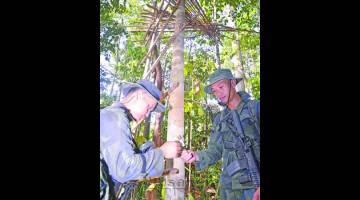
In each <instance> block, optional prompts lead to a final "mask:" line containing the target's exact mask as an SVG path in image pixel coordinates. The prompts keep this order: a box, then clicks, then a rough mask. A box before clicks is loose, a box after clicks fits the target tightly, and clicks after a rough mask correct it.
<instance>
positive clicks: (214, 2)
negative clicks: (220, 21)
mask: <svg viewBox="0 0 360 200" xmlns="http://www.w3.org/2000/svg"><path fill="white" fill-rule="evenodd" d="M213 8H214V12H213V21H214V22H216V0H214V1H213ZM215 42H216V43H215V63H216V68H217V69H220V68H221V62H220V50H219V42H220V41H215Z"/></svg>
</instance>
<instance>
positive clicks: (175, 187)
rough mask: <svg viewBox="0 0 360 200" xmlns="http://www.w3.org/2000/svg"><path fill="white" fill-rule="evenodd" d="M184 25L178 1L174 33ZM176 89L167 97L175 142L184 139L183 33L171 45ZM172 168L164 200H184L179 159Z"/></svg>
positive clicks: (172, 80)
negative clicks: (173, 170)
mask: <svg viewBox="0 0 360 200" xmlns="http://www.w3.org/2000/svg"><path fill="white" fill-rule="evenodd" d="M184 23H185V0H180V5H179V8H178V9H177V10H176V12H175V31H180V28H181V27H182V26H183V24H184ZM177 83H178V84H179V85H178V87H177V88H176V89H175V90H173V92H172V93H171V94H170V97H169V116H168V117H169V118H168V132H167V140H168V141H176V140H179V139H181V140H183V138H184V32H183V31H182V32H181V33H180V34H179V36H178V37H177V38H176V39H175V41H174V44H173V59H172V67H171V74H170V88H171V87H173V86H174V85H175V84H177ZM172 167H173V168H177V169H179V173H178V174H175V175H169V176H167V177H165V180H166V199H171V200H184V199H185V171H184V162H183V161H182V160H181V158H175V159H173V166H172Z"/></svg>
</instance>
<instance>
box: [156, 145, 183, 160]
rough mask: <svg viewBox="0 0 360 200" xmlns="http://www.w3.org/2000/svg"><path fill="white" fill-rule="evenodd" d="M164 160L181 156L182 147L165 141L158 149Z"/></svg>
mask: <svg viewBox="0 0 360 200" xmlns="http://www.w3.org/2000/svg"><path fill="white" fill-rule="evenodd" d="M160 149H161V151H162V152H163V154H164V157H165V158H168V159H171V158H177V157H179V156H180V155H181V151H182V147H181V144H180V143H179V142H174V141H167V142H165V143H164V144H163V145H161V147H160Z"/></svg>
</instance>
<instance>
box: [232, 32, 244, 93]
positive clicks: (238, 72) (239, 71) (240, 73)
mask: <svg viewBox="0 0 360 200" xmlns="http://www.w3.org/2000/svg"><path fill="white" fill-rule="evenodd" d="M236 43H237V45H236V46H237V58H238V59H237V60H238V63H237V67H236V71H235V77H236V78H242V79H243V80H241V81H240V82H239V83H238V84H237V85H236V91H245V82H246V77H245V70H244V62H243V55H242V51H241V42H240V33H239V32H238V33H237V34H236Z"/></svg>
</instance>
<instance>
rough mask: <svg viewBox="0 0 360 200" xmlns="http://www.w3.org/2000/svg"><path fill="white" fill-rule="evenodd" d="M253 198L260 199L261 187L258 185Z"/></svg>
mask: <svg viewBox="0 0 360 200" xmlns="http://www.w3.org/2000/svg"><path fill="white" fill-rule="evenodd" d="M253 200H260V187H258V188H257V189H256V191H255V193H254V196H253Z"/></svg>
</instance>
